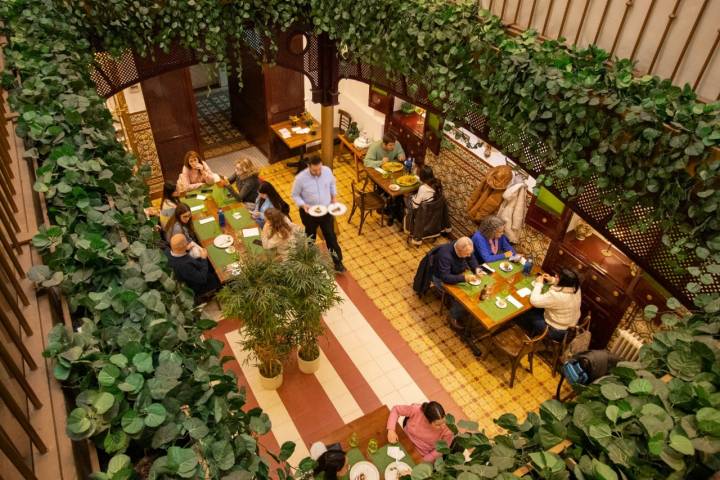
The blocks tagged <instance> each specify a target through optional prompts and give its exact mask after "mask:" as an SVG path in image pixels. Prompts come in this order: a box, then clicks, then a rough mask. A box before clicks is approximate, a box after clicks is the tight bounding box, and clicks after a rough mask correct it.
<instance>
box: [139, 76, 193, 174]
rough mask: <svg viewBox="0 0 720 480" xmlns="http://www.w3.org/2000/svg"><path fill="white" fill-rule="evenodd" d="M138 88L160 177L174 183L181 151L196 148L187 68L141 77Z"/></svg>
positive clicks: (178, 170) (190, 85)
mask: <svg viewBox="0 0 720 480" xmlns="http://www.w3.org/2000/svg"><path fill="white" fill-rule="evenodd" d="M142 90H143V97H145V107H146V108H147V112H148V117H149V119H150V126H151V127H152V132H153V137H155V147H156V148H157V153H158V157H159V159H160V166H161V168H162V172H163V177H164V178H165V180H166V181H172V182H174V181H176V180H177V178H178V175H180V172H181V171H182V165H183V158H184V157H185V154H186V153H187V152H188V151H190V150H195V151H198V152H199V151H200V128H199V125H198V120H197V110H196V107H195V94H194V93H193V90H192V82H191V80H190V69H189V68H180V69H177V70H173V71H172V72H167V73H163V74H161V75H157V76H155V77H152V78H150V79H149V80H145V81H143V82H142Z"/></svg>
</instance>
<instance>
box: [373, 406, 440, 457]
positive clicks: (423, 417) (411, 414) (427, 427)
mask: <svg viewBox="0 0 720 480" xmlns="http://www.w3.org/2000/svg"><path fill="white" fill-rule="evenodd" d="M399 417H405V419H404V420H403V423H402V429H403V430H404V431H405V433H406V434H407V436H408V438H410V441H412V443H413V445H415V448H417V450H418V452H419V453H420V454H421V455H422V459H423V461H424V462H434V461H435V459H437V458H438V457H440V456H442V454H441V453H440V452H438V451H437V450H436V449H435V444H436V443H437V442H438V441H439V440H444V441H445V442H446V443H447V445H448V446H450V444H451V443H452V440H453V434H452V432H451V431H450V429H449V428H448V427H447V425H445V409H443V407H442V405H440V404H439V403H438V402H433V401H430V402H426V403H423V404H422V405H420V404H413V405H395V406H394V407H393V408H392V410H390V415H389V416H388V421H387V432H388V433H387V439H388V442H389V443H397V442H398V436H397V432H396V431H395V429H396V428H397V426H398V419H399Z"/></svg>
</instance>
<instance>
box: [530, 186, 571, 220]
mask: <svg viewBox="0 0 720 480" xmlns="http://www.w3.org/2000/svg"><path fill="white" fill-rule="evenodd" d="M535 204H536V205H537V206H538V207H540V208H542V209H543V210H547V211H548V212H550V213H554V214H555V215H562V213H563V212H564V211H565V204H564V203H563V202H562V201H561V200H560V199H559V198H557V197H556V196H555V195H553V194H552V193H550V191H549V190H548V189H547V188H545V187H540V189H539V190H538V194H537V199H536V200H535Z"/></svg>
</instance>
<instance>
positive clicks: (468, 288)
mask: <svg viewBox="0 0 720 480" xmlns="http://www.w3.org/2000/svg"><path fill="white" fill-rule="evenodd" d="M480 280H481V281H482V283H481V284H480V285H471V284H469V283H467V282H460V283H458V284H457V286H458V288H460V290H462V291H463V292H465V293H466V294H467V295H468V296H470V297H477V296H478V295H480V290H482V288H483V287H484V286H485V285H488V288H490V289H492V287H493V285H495V279H494V278H493V277H492V275H482V276H480Z"/></svg>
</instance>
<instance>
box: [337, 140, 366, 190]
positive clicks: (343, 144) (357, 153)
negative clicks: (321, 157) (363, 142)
mask: <svg viewBox="0 0 720 480" xmlns="http://www.w3.org/2000/svg"><path fill="white" fill-rule="evenodd" d="M338 138H339V139H340V149H339V151H338V153H340V154H341V153H342V151H343V148H347V149H348V150H349V151H350V153H351V154H352V156H353V162H354V163H355V179H356V180H357V181H360V167H359V165H362V163H363V161H364V160H365V155H366V154H367V151H368V147H365V148H358V147H356V146H355V144H354V143H353V142H351V141H350V140H348V138H347V137H346V136H345V134H344V133H341V134H339V135H338Z"/></svg>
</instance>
